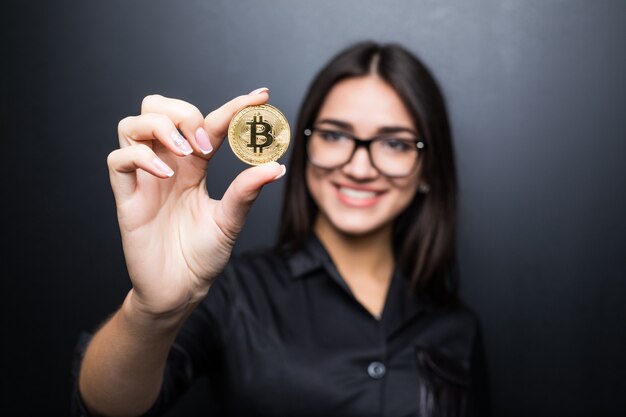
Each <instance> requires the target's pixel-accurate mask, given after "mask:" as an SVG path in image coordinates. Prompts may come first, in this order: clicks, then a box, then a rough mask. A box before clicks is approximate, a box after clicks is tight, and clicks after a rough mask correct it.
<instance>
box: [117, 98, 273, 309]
mask: <svg viewBox="0 0 626 417" xmlns="http://www.w3.org/2000/svg"><path fill="white" fill-rule="evenodd" d="M268 98H269V94H268V91H267V89H260V91H259V90H255V91H254V92H253V93H250V95H247V96H240V97H237V98H235V99H233V100H231V101H230V102H228V103H226V104H224V105H223V106H222V107H220V108H219V109H217V110H215V111H213V112H211V113H210V114H209V115H208V116H207V117H206V118H204V117H203V115H202V113H200V111H199V110H198V109H197V108H196V107H194V106H193V105H191V104H189V103H187V102H184V101H181V100H175V99H170V98H166V97H162V96H158V95H152V96H147V97H146V98H145V99H144V100H143V103H142V106H141V115H139V116H134V117H127V118H125V119H123V120H122V121H120V123H119V126H118V133H119V141H120V149H116V150H115V151H113V152H111V153H110V154H109V156H108V159H107V163H108V166H109V174H110V179H111V186H112V188H113V194H114V196H115V203H116V207H117V216H118V221H119V226H120V232H121V236H122V245H123V249H124V255H125V258H126V265H127V267H128V272H129V274H130V279H131V281H132V284H133V289H132V291H131V294H130V296H131V297H132V299H133V301H134V302H135V303H134V304H135V306H136V307H137V308H139V309H140V310H141V311H143V312H146V313H149V314H153V315H167V314H170V313H173V312H176V311H180V310H181V309H185V308H186V307H188V306H190V305H194V304H195V303H197V302H199V301H200V300H201V299H202V298H203V297H204V296H205V295H206V293H207V291H208V290H209V287H210V285H211V283H212V281H213V279H214V278H215V277H216V276H217V275H218V274H219V273H220V272H221V271H222V269H223V268H224V266H225V265H226V262H227V261H228V259H229V257H230V254H231V250H232V247H233V244H234V242H235V239H236V237H237V235H238V233H239V231H240V230H241V228H242V227H243V224H244V221H245V218H246V215H247V213H248V211H249V209H250V206H251V205H252V203H253V202H254V200H255V199H256V198H257V196H258V195H259V192H260V190H261V188H262V187H263V185H265V184H267V183H270V182H272V181H274V180H276V179H278V178H279V177H281V176H282V175H284V173H285V167H284V166H283V165H279V164H278V163H276V162H272V163H269V164H265V165H260V166H257V167H252V168H248V169H246V170H244V171H243V172H242V173H241V174H239V175H238V176H237V178H235V180H234V181H233V182H232V183H231V184H230V186H229V187H228V189H227V191H226V192H225V193H224V196H223V198H222V200H221V201H219V200H214V199H211V198H210V197H209V195H208V193H207V191H206V184H205V181H206V170H207V166H208V164H209V161H210V159H211V156H212V155H213V154H214V153H215V151H216V150H217V149H218V148H219V146H220V145H221V143H222V141H223V138H224V137H225V136H226V133H227V129H228V124H229V122H230V120H231V119H232V117H233V116H234V115H235V113H236V112H237V111H239V110H240V109H241V108H243V107H245V106H249V105H258V104H263V103H265V102H267V100H268ZM179 130H180V132H182V134H183V135H184V137H182V136H181V135H180V134H179V133H178V131H179ZM211 148H212V150H211ZM203 149H204V150H203Z"/></svg>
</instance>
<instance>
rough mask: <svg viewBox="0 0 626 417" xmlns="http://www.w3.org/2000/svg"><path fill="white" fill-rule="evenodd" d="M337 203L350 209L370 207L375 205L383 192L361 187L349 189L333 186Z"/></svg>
mask: <svg viewBox="0 0 626 417" xmlns="http://www.w3.org/2000/svg"><path fill="white" fill-rule="evenodd" d="M335 189H336V190H337V197H338V198H339V201H341V202H342V203H343V204H345V205H347V206H350V207H358V208H364V207H372V206H374V205H376V204H377V203H378V202H379V201H380V199H381V196H382V195H383V194H385V191H379V190H372V189H367V188H362V187H358V188H356V187H350V186H347V185H338V184H335Z"/></svg>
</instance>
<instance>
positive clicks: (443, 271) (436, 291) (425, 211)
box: [278, 42, 458, 304]
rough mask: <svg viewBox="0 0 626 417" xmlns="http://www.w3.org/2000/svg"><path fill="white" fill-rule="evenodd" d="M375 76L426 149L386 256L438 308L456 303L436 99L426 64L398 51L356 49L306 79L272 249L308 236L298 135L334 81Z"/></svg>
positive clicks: (451, 166)
mask: <svg viewBox="0 0 626 417" xmlns="http://www.w3.org/2000/svg"><path fill="white" fill-rule="evenodd" d="M372 72H375V73H376V74H378V75H379V76H380V77H381V78H382V79H384V80H385V81H386V82H387V83H388V84H389V85H390V86H391V87H392V88H393V89H394V90H395V91H396V93H397V94H398V95H399V96H400V97H401V99H402V100H403V102H404V104H405V105H406V107H407V109H408V110H409V112H410V114H411V115H412V117H413V119H414V121H415V124H416V127H417V130H418V132H419V133H420V137H421V139H422V140H424V141H425V142H426V148H425V150H424V151H423V153H422V156H421V158H423V160H422V172H421V179H422V181H423V182H425V183H426V184H428V186H429V191H428V193H426V194H425V193H421V192H418V193H417V194H416V196H415V198H414V199H413V201H412V202H411V203H410V204H409V206H408V207H407V208H406V209H405V210H404V211H403V212H402V213H401V214H400V215H399V216H398V217H397V218H396V219H395V222H394V242H393V244H394V254H395V257H396V262H397V264H398V266H399V267H400V269H401V270H402V272H403V273H404V274H405V275H406V276H407V278H408V279H409V281H410V283H411V287H412V289H413V290H414V291H415V292H416V293H417V294H418V295H420V296H421V297H423V298H427V299H428V300H431V301H433V302H436V303H438V304H448V303H450V302H454V301H456V300H457V268H456V244H455V238H456V225H457V199H458V198H457V179H456V167H455V162H454V151H453V147H452V138H451V132H450V127H449V122H448V116H447V111H446V106H445V101H444V98H443V95H442V93H441V91H440V89H439V87H438V85H437V82H436V81H435V79H434V78H433V76H432V75H431V73H430V71H429V70H428V69H427V68H426V66H425V65H424V64H423V63H422V62H420V60H419V59H418V58H417V57H415V56H414V55H413V54H411V53H410V52H409V51H407V50H406V49H404V48H403V47H401V46H399V45H395V44H391V45H378V44H376V43H373V42H364V43H359V44H356V45H354V46H352V47H350V48H348V49H346V50H344V51H342V52H341V53H339V54H338V55H336V56H335V57H334V58H332V59H331V60H330V62H329V63H328V64H326V66H325V67H324V68H322V70H321V71H320V72H319V73H318V75H317V76H316V77H315V79H314V80H313V82H312V84H311V86H310V87H309V90H308V92H307V94H306V96H305V99H304V101H303V104H302V107H301V109H300V113H299V117H298V121H297V128H296V132H295V134H294V139H293V140H294V147H293V151H292V154H291V159H290V162H289V169H288V170H287V172H288V176H287V180H286V190H285V193H286V194H285V199H284V201H283V208H282V224H281V227H280V230H279V235H278V246H279V247H281V248H287V249H297V248H298V247H300V246H301V245H302V244H303V243H304V241H305V240H306V238H307V236H308V235H309V234H310V233H311V232H312V230H313V223H314V221H315V218H316V215H317V206H316V204H315V202H314V201H313V198H312V197H311V194H310V193H309V190H308V188H307V185H306V180H305V174H304V173H305V168H306V164H307V155H306V136H305V135H304V130H305V129H309V128H311V127H312V125H313V123H314V121H315V119H316V118H317V115H318V112H319V110H320V107H321V106H322V104H323V102H324V99H325V97H326V95H327V94H328V92H329V91H330V90H331V88H332V87H333V86H334V85H335V84H336V83H337V82H339V81H341V80H343V79H346V78H351V77H359V76H364V75H367V74H370V73H372Z"/></svg>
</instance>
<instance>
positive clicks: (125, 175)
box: [74, 43, 487, 416]
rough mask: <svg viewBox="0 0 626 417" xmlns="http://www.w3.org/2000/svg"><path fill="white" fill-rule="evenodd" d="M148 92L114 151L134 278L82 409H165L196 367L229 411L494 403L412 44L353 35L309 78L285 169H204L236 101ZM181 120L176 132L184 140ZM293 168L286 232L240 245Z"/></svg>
mask: <svg viewBox="0 0 626 417" xmlns="http://www.w3.org/2000/svg"><path fill="white" fill-rule="evenodd" d="M268 98H269V95H268V90H267V89H266V88H261V89H258V90H255V91H253V92H252V93H250V94H249V95H246V96H241V97H237V98H235V99H234V100H232V101H230V102H228V103H226V104H225V105H224V106H222V107H220V108H219V109H217V110H215V111H213V112H212V113H210V114H209V115H208V116H207V117H206V118H204V117H203V116H202V114H201V113H200V111H198V110H197V109H196V108H195V107H194V106H192V105H191V104H189V103H185V102H183V101H179V100H174V99H169V98H165V97H161V96H149V97H146V98H145V99H144V101H143V103H142V109H141V115H139V116H135V117H128V118H126V119H124V120H122V121H121V122H120V124H119V136H120V146H121V147H120V149H117V150H115V151H113V152H112V153H111V154H110V155H109V158H108V164H109V168H110V176H111V184H112V187H113V191H114V194H115V200H116V205H117V210H118V219H119V224H120V230H121V235H122V242H123V248H124V253H125V257H126V262H127V265H128V271H129V274H130V278H131V280H132V289H131V291H130V292H129V293H128V295H127V297H126V299H125V300H124V302H123V304H122V306H121V308H120V309H119V310H118V311H117V312H116V313H115V314H114V315H113V316H112V317H111V318H110V319H109V320H108V321H107V322H106V323H105V324H104V325H103V326H102V327H101V328H100V329H99V330H98V332H97V333H96V334H95V335H94V336H93V338H92V339H91V341H90V343H89V344H88V347H87V348H86V351H85V352H84V359H82V365H81V366H80V374H79V377H78V384H77V389H76V392H75V402H74V403H75V412H76V414H84V415H87V414H88V413H93V414H96V415H99V414H102V415H120V416H122V415H124V416H129V415H142V414H144V413H149V414H150V415H156V414H158V413H159V412H162V411H163V410H164V409H166V408H167V407H168V406H169V405H171V403H172V402H173V401H174V400H175V399H176V398H177V397H178V396H179V395H180V394H181V393H182V392H184V390H185V389H186V388H187V387H188V386H189V385H190V384H191V383H192V381H193V380H194V379H195V378H197V377H198V376H203V375H206V376H208V378H209V381H210V386H211V392H210V393H209V394H210V398H211V401H212V402H213V404H214V408H215V409H216V410H217V415H233V416H240V415H246V416H252V415H267V416H279V415H285V416H308V415H311V416H320V415H332V416H341V415H350V416H353V415H358V416H366V415H385V416H416V415H419V416H459V415H469V414H472V415H481V416H484V415H486V413H487V411H486V409H485V407H484V406H485V404H486V401H485V395H484V394H485V389H484V387H485V384H484V378H483V376H484V373H483V367H482V362H481V360H480V359H481V356H482V352H481V348H480V337H479V334H478V325H477V321H476V319H475V316H474V315H473V314H472V313H471V312H470V311H469V310H468V309H467V308H465V307H463V305H462V304H461V303H460V302H459V300H458V299H457V294H456V285H455V284H456V270H455V244H454V240H455V230H456V214H457V185H456V174H455V164H454V158H453V149H452V143H451V137H450V129H449V125H448V120H447V115H446V109H445V104H444V100H443V98H442V95H441V93H440V91H439V89H438V87H437V84H436V82H435V81H434V79H433V78H432V76H431V75H430V73H429V72H428V70H427V69H426V68H425V67H424V65H423V64H421V63H420V62H419V61H418V60H417V59H416V58H415V57H414V56H413V55H411V54H410V53H409V52H407V51H406V50H405V49H403V48H402V47H400V46H397V45H388V46H379V45H377V44H373V43H362V44H358V45H355V46H353V47H351V48H349V49H347V50H345V51H343V52H342V53H340V54H339V55H337V56H336V57H335V58H333V59H332V60H331V61H330V63H328V64H327V65H326V67H324V68H323V69H322V70H321V72H320V73H319V74H318V76H317V77H316V79H315V80H314V81H313V83H312V85H311V87H310V89H309V92H308V94H307V96H306V98H305V100H304V104H303V106H302V109H301V111H300V116H299V118H298V123H297V129H296V132H295V134H294V139H293V142H292V143H293V151H292V156H291V161H290V168H289V169H288V170H286V169H285V167H284V166H282V165H279V164H278V163H270V164H266V165H262V166H258V167H253V168H249V169H247V170H245V171H243V172H242V173H241V174H240V175H239V176H238V177H237V178H236V179H235V180H234V181H233V182H232V184H231V185H230V187H229V188H228V190H227V191H226V193H225V194H224V196H223V198H222V200H220V201H217V200H213V199H211V198H209V196H208V195H207V191H206V187H205V181H210V180H211V179H210V178H207V176H206V169H207V165H208V163H209V162H210V159H211V157H212V155H214V153H215V151H216V149H217V148H218V147H219V145H220V144H221V142H222V139H223V138H224V136H225V134H226V130H227V127H228V123H229V121H230V119H231V118H232V117H233V115H234V114H235V113H236V112H237V111H238V110H239V109H241V108H243V107H244V106H248V105H256V104H262V103H265V102H267V100H268ZM178 130H180V131H181V132H182V134H183V136H184V137H182V136H181V135H179V133H178ZM285 171H287V172H288V176H287V184H286V185H287V186H286V195H285V201H284V207H283V216H282V219H283V223H282V225H281V229H280V234H279V245H278V246H277V248H276V249H275V250H271V251H269V250H268V251H263V252H258V253H254V254H248V255H245V256H241V257H238V258H236V259H229V258H230V254H231V249H232V247H233V244H234V242H235V239H236V238H237V234H238V233H239V231H240V230H241V229H242V227H243V224H244V220H245V217H246V214H247V212H248V210H249V208H250V205H251V204H252V203H253V201H254V200H255V198H256V197H257V196H258V194H259V192H260V190H261V188H262V187H263V185H265V184H268V183H270V182H273V181H276V180H278V179H279V178H280V177H282V176H283V175H284V174H285Z"/></svg>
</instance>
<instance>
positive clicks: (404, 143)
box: [381, 138, 415, 153]
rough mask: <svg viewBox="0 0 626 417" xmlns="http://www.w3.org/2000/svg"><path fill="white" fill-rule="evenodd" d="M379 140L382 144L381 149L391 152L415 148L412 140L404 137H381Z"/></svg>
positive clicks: (408, 150)
mask: <svg viewBox="0 0 626 417" xmlns="http://www.w3.org/2000/svg"><path fill="white" fill-rule="evenodd" d="M381 142H382V145H383V149H385V150H388V151H392V152H398V153H404V152H410V151H412V150H414V148H415V146H414V142H413V141H410V140H406V139H397V138H388V139H383V140H382V141H381Z"/></svg>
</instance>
